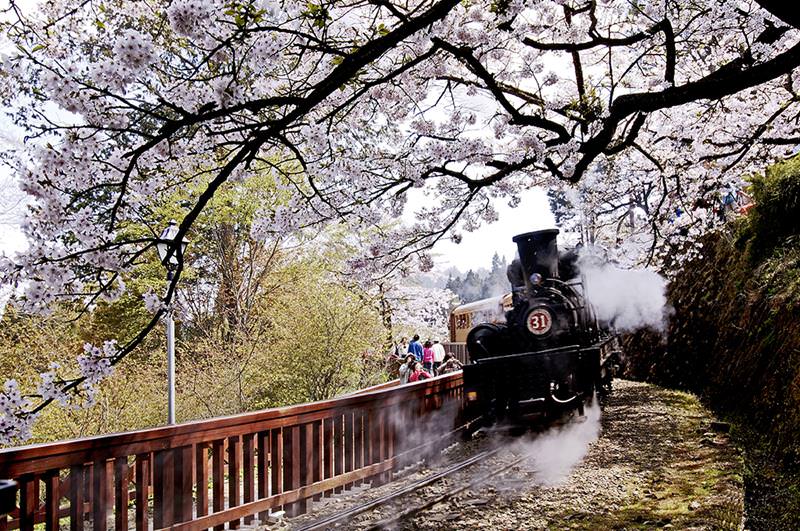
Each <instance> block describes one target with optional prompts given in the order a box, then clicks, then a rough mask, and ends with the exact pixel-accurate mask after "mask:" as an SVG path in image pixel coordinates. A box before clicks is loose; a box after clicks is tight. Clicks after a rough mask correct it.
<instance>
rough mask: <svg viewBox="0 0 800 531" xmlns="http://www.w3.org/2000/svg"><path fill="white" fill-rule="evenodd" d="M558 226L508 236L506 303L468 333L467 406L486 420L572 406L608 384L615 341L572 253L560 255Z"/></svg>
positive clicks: (608, 387)
mask: <svg viewBox="0 0 800 531" xmlns="http://www.w3.org/2000/svg"><path fill="white" fill-rule="evenodd" d="M557 235H558V230H557V229H550V230H540V231H536V232H529V233H525V234H520V235H518V236H515V237H514V238H513V241H514V242H515V243H516V244H517V248H518V250H519V259H515V260H514V261H513V262H512V263H511V265H509V267H508V278H509V281H510V282H511V288H512V291H511V294H512V295H511V297H512V299H511V302H512V308H511V309H510V310H508V311H507V312H505V323H499V322H495V323H489V322H487V323H482V324H478V325H477V326H475V327H474V328H472V330H470V332H469V334H468V335H467V351H468V353H469V357H470V361H471V363H469V364H467V365H465V366H464V390H465V398H466V406H467V408H468V409H470V410H471V412H473V413H477V414H482V415H483V416H484V418H486V419H489V420H508V421H511V422H514V421H520V420H522V419H523V418H524V417H526V416H527V415H529V414H540V415H541V414H544V416H546V417H552V416H555V415H560V414H563V413H564V412H566V411H568V410H578V412H579V414H583V408H584V404H585V403H587V402H588V401H590V400H591V399H592V397H593V396H594V393H595V391H597V392H598V393H601V394H602V393H607V392H609V391H610V390H611V379H612V377H613V369H614V366H615V363H616V360H617V356H618V352H617V345H618V341H617V338H616V336H615V335H614V334H613V333H612V332H611V331H610V330H609V328H608V327H607V326H604V325H603V324H602V323H599V322H598V320H597V318H596V316H595V312H594V310H593V308H592V307H591V306H590V305H589V304H588V303H587V302H586V300H585V298H584V296H583V284H582V282H581V279H580V276H579V274H578V270H577V267H576V262H577V254H576V253H575V252H574V251H572V252H570V253H565V254H563V255H561V256H559V252H558V246H557V244H556V237H557Z"/></svg>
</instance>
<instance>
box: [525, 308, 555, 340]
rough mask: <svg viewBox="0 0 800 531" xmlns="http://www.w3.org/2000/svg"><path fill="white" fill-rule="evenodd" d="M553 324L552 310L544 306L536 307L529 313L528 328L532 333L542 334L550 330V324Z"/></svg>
mask: <svg viewBox="0 0 800 531" xmlns="http://www.w3.org/2000/svg"><path fill="white" fill-rule="evenodd" d="M552 324H553V318H552V317H551V316H550V312H548V311H547V310H545V309H544V308H536V309H535V310H532V311H531V313H529V314H528V330H530V332H531V334H535V335H537V336H540V335H542V334H546V333H547V332H549V331H550V326H552Z"/></svg>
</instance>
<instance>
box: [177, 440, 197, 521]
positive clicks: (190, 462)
mask: <svg viewBox="0 0 800 531" xmlns="http://www.w3.org/2000/svg"><path fill="white" fill-rule="evenodd" d="M173 452H174V457H173V462H174V464H175V480H174V482H173V484H174V494H173V495H174V503H173V509H172V510H173V521H172V523H179V522H188V521H190V520H191V519H192V509H193V505H194V503H193V501H194V500H193V499H192V497H193V496H192V494H193V490H194V484H193V481H192V479H193V477H192V475H193V469H194V466H195V463H194V451H193V448H192V446H191V445H188V446H181V447H180V448H175V449H174V450H173Z"/></svg>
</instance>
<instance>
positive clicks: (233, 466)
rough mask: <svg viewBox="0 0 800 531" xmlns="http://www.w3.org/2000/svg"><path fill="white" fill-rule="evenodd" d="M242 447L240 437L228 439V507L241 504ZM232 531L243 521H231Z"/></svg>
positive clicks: (236, 519)
mask: <svg viewBox="0 0 800 531" xmlns="http://www.w3.org/2000/svg"><path fill="white" fill-rule="evenodd" d="M241 450H242V446H241V441H240V440H239V437H238V436H234V437H228V507H236V506H238V505H239V503H240V497H239V495H240V492H239V481H240V479H241V478H240V474H241V470H242V454H241ZM229 523H230V528H231V529H238V528H239V524H241V520H240V519H239V518H234V519H233V520H230V521H229Z"/></svg>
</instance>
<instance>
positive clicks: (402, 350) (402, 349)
mask: <svg viewBox="0 0 800 531" xmlns="http://www.w3.org/2000/svg"><path fill="white" fill-rule="evenodd" d="M394 350H395V352H394V355H395V356H397V357H398V358H402V357H403V356H405V355H406V354H407V353H408V338H407V337H404V338H402V339H401V340H400V343H396V344H395V346H394Z"/></svg>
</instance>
